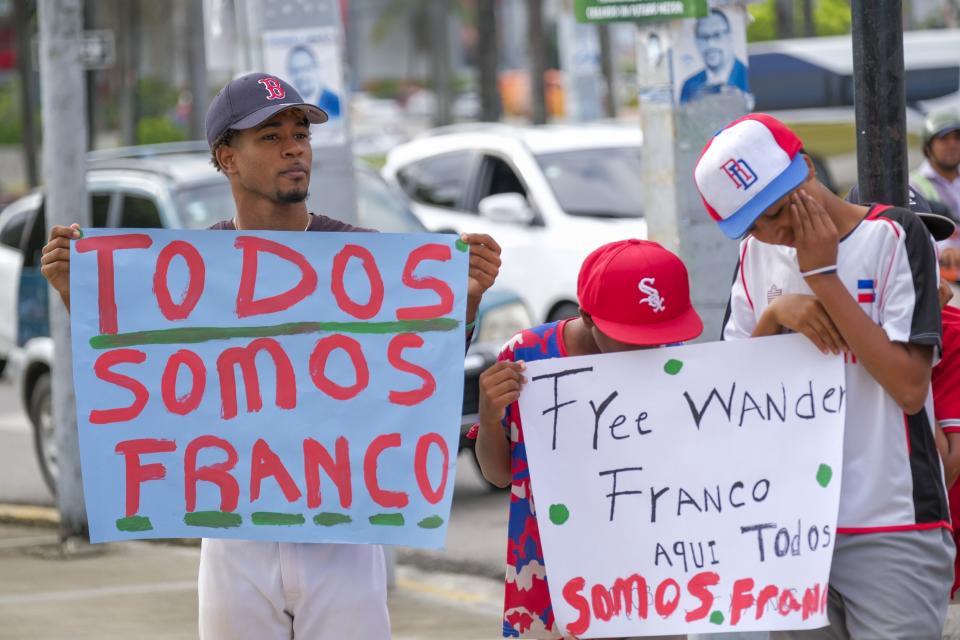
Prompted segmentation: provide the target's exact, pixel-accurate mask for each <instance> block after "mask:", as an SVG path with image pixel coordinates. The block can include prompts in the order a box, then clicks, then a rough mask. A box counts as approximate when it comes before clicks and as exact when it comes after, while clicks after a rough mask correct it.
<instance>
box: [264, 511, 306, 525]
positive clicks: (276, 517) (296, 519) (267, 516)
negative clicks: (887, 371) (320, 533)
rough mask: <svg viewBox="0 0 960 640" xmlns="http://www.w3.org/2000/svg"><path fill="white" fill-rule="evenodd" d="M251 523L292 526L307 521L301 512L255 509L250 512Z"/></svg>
mask: <svg viewBox="0 0 960 640" xmlns="http://www.w3.org/2000/svg"><path fill="white" fill-rule="evenodd" d="M250 520H251V522H253V524H261V525H270V526H278V527H292V526H296V525H299V524H303V523H304V522H306V521H307V519H306V518H304V517H303V514H302V513H276V512H274V511H257V512H255V513H252V514H250Z"/></svg>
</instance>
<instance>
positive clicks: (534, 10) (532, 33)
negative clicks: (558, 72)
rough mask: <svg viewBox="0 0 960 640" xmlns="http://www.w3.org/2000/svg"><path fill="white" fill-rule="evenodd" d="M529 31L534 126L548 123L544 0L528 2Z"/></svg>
mask: <svg viewBox="0 0 960 640" xmlns="http://www.w3.org/2000/svg"><path fill="white" fill-rule="evenodd" d="M527 29H528V40H529V45H528V46H529V53H528V58H529V61H530V62H529V68H530V119H531V120H532V121H533V124H546V122H547V96H546V87H545V86H544V74H546V72H547V51H546V46H545V42H544V38H543V0H527Z"/></svg>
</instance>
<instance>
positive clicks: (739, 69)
mask: <svg viewBox="0 0 960 640" xmlns="http://www.w3.org/2000/svg"><path fill="white" fill-rule="evenodd" d="M672 41H673V44H674V50H673V60H672V63H673V69H672V75H673V80H674V91H675V99H676V101H677V102H678V103H680V104H683V103H686V102H690V101H692V100H696V99H698V98H700V97H702V96H704V95H708V94H716V93H726V92H742V93H749V91H750V87H749V83H748V78H747V38H746V10H745V9H744V8H743V7H735V6H733V7H713V8H711V9H710V12H709V13H708V14H707V15H705V16H703V17H700V18H692V19H688V20H677V21H675V22H674V24H673V27H672Z"/></svg>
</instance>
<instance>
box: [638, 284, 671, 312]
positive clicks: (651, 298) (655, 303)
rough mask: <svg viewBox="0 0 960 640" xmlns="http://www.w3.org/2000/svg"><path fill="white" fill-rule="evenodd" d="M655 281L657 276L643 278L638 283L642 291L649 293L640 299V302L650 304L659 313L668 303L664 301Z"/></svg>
mask: <svg viewBox="0 0 960 640" xmlns="http://www.w3.org/2000/svg"><path fill="white" fill-rule="evenodd" d="M654 282H656V278H643V279H642V280H640V282H639V283H638V284H637V288H638V289H640V292H641V293H645V294H647V296H646V297H645V298H641V299H640V304H648V305H650V307H651V308H653V310H654V311H656V312H657V313H659V312H661V311H663V310H664V309H666V308H667V305H665V304H664V303H663V296H661V295H660V291H658V290H657V289H656V288H655V287H654V286H653V284H654Z"/></svg>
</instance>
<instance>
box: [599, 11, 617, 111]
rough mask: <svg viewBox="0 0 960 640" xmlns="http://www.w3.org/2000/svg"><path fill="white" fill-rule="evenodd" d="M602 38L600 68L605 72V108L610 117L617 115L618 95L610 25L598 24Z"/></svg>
mask: <svg viewBox="0 0 960 640" xmlns="http://www.w3.org/2000/svg"><path fill="white" fill-rule="evenodd" d="M597 35H598V36H599V40H600V70H601V73H602V74H603V88H604V92H605V93H604V96H603V109H604V113H605V114H606V116H607V117H608V118H616V117H617V96H616V93H615V91H614V82H615V78H614V75H613V48H612V46H611V43H610V25H609V24H599V25H597Z"/></svg>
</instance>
